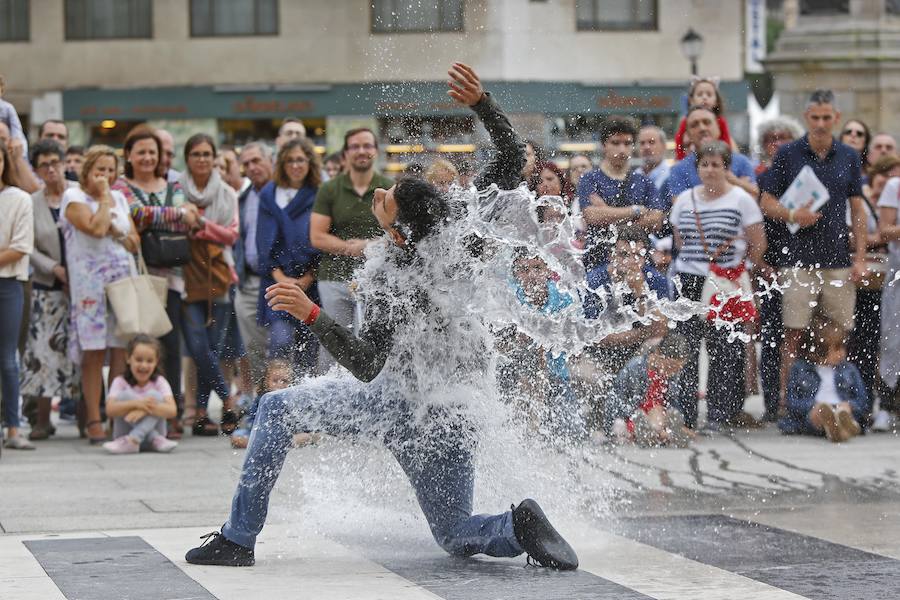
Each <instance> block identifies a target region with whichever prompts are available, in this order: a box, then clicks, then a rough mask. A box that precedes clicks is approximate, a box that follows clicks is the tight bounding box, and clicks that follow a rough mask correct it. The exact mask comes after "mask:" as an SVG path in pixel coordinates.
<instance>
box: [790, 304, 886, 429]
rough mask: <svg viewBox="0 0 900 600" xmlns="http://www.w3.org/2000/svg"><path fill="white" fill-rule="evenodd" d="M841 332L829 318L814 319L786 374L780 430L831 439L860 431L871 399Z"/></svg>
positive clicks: (868, 411) (866, 417)
mask: <svg viewBox="0 0 900 600" xmlns="http://www.w3.org/2000/svg"><path fill="white" fill-rule="evenodd" d="M844 338H845V333H844V331H843V330H842V329H841V328H840V327H838V326H837V325H835V324H834V323H833V322H831V321H829V320H827V319H823V318H817V319H815V320H814V321H813V324H812V327H810V332H809V335H808V339H807V341H806V344H805V346H804V353H805V356H803V357H800V358H798V359H797V360H796V361H794V364H793V365H792V367H791V372H790V376H789V378H788V383H787V390H786V393H785V403H786V404H787V415H786V416H785V417H784V418H783V419H781V420H780V421H779V422H778V427H779V428H780V429H781V431H782V432H783V433H787V434H806V435H824V436H825V437H826V438H828V439H829V440H830V441H832V442H835V443H837V442H846V441H847V440H849V439H850V438H853V437H856V436H857V435H859V434H860V433H862V424H863V423H865V422H866V420H867V419H868V416H869V413H870V412H871V411H872V402H871V400H870V399H869V395H868V393H867V392H866V386H865V383H863V379H862V375H860V373H859V369H857V367H856V365H854V364H853V363H851V362H850V361H848V360H847V349H846V348H845V346H844Z"/></svg>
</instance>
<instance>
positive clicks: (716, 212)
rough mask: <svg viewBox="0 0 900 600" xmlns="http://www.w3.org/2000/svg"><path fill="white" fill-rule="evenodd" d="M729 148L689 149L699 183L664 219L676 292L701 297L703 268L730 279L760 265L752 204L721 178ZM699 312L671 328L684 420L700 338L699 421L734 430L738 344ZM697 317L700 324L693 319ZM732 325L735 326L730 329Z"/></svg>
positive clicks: (739, 388) (690, 409)
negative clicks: (679, 343)
mask: <svg viewBox="0 0 900 600" xmlns="http://www.w3.org/2000/svg"><path fill="white" fill-rule="evenodd" d="M730 167H731V149H730V148H729V147H728V145H727V144H725V143H723V142H720V141H715V142H711V143H708V144H704V145H703V146H702V147H701V148H698V150H697V173H698V175H699V176H700V181H701V184H700V185H698V186H695V187H693V188H690V189H688V190H685V191H684V192H682V193H681V194H680V195H679V196H678V198H677V199H676V200H675V203H674V204H673V205H672V211H671V213H670V215H669V221H670V223H671V224H672V231H673V232H674V236H675V246H676V248H677V249H678V257H677V258H676V260H675V272H676V273H677V275H678V278H679V279H680V281H681V294H682V295H683V296H685V297H687V298H688V299H690V300H693V301H699V300H700V299H701V295H702V291H703V284H704V283H705V281H706V278H707V277H708V276H709V273H710V263H714V264H715V265H716V266H717V267H718V268H721V269H725V270H729V271H730V272H731V273H736V272H737V271H735V270H739V269H741V268H743V266H744V262H745V261H748V262H751V263H752V264H753V265H760V264H763V261H762V256H763V253H764V252H765V250H766V238H765V233H764V231H763V218H762V212H761V211H760V209H759V206H758V205H757V203H756V200H754V199H753V198H752V197H751V196H750V195H749V194H748V193H747V192H745V191H744V190H743V189H741V188H739V187H737V186H735V185H732V184H731V183H730V182H729V180H728V174H729V173H730V171H729V169H730ZM705 316H706V315H705V313H704V314H703V315H701V316H694V317H692V318H691V319H689V320H688V321H684V322H682V323H680V324H679V326H678V327H679V330H681V333H682V334H683V335H684V336H685V337H686V338H687V339H688V341H689V343H690V345H691V355H690V356H689V357H688V362H687V365H686V366H685V369H684V373H683V375H682V381H681V383H682V389H683V391H684V398H683V402H684V408H685V421H686V422H687V424H688V425H689V426H691V427H695V426H696V420H697V388H698V368H697V363H698V359H699V354H700V341H701V340H702V339H703V338H704V337H705V338H706V345H707V352H708V354H709V376H708V378H707V384H706V389H707V393H706V400H707V406H708V411H707V420H708V423H709V427H710V429H713V430H716V429H721V428H722V427H728V426H732V425H737V424H740V422H741V409H742V408H743V404H744V402H743V400H744V381H743V379H744V377H743V374H744V368H743V364H744V343H743V342H742V341H740V340H733V341H731V342H729V341H728V337H729V334H730V328H729V327H723V328H721V329H718V328H716V327H715V325H714V324H713V323H708V322H706V319H705ZM701 319H702V320H701ZM733 326H734V327H740V325H739V324H738V323H735V324H733Z"/></svg>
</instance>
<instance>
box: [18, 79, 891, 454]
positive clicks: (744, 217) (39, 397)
mask: <svg viewBox="0 0 900 600" xmlns="http://www.w3.org/2000/svg"><path fill="white" fill-rule="evenodd" d="M0 92H2V89H0ZM688 94H689V96H688V97H689V100H690V104H691V106H690V108H689V110H688V111H687V114H686V115H685V118H684V119H683V121H682V123H681V124H680V126H679V128H678V131H677V134H676V137H675V156H676V159H677V160H675V161H672V160H669V159H667V156H666V155H667V139H666V134H665V132H664V131H663V130H662V129H660V128H659V127H657V126H655V125H653V124H645V125H643V126H640V127H639V126H637V125H636V124H635V122H634V120H632V119H631V118H629V117H627V116H620V117H611V118H608V119H606V120H605V121H604V123H603V124H602V126H601V130H600V131H599V132H598V137H599V140H600V143H601V146H602V152H601V155H600V157H599V161H598V162H597V163H596V164H595V162H594V160H592V158H593V157H591V156H589V155H584V154H576V155H573V156H570V157H568V161H567V163H566V165H565V167H566V168H561V166H560V165H559V164H557V162H555V161H554V160H553V157H552V156H548V155H547V154H546V153H545V152H544V151H543V150H542V149H541V148H540V147H539V146H538V144H536V143H534V142H528V143H527V145H526V156H527V161H526V165H525V168H524V169H523V171H522V178H521V180H522V182H524V183H525V184H526V185H527V186H528V187H529V188H530V189H531V190H532V191H533V192H534V193H535V195H536V196H537V197H543V196H547V197H561V198H562V200H563V202H562V204H561V205H560V206H562V207H564V210H565V211H568V213H569V214H570V215H571V217H572V219H573V222H574V223H575V224H576V226H577V229H578V240H577V241H576V246H577V247H579V248H580V249H583V261H584V267H585V272H586V278H587V281H586V283H587V285H588V287H589V288H590V289H593V290H595V291H596V292H597V293H598V294H601V295H603V297H604V298H606V301H605V302H604V306H603V307H598V306H597V305H591V304H590V303H589V302H585V303H584V305H585V314H586V316H587V317H588V318H599V319H606V320H607V321H606V322H609V320H610V319H613V314H616V315H620V316H621V315H623V314H624V315H626V316H627V318H626V319H625V320H624V321H623V323H622V324H621V326H620V327H619V328H618V330H617V332H615V333H612V334H610V335H608V336H607V337H605V338H604V339H602V340H600V341H599V342H598V343H596V344H595V345H594V346H592V347H590V348H588V349H586V350H585V352H584V353H583V354H582V355H581V356H579V357H574V356H572V357H566V356H562V357H560V356H553V355H550V354H549V353H545V352H543V351H541V350H540V349H537V351H535V349H533V348H532V349H530V350H529V347H530V346H529V344H531V342H530V340H527V339H519V337H517V336H513V339H512V340H506V342H509V343H505V342H504V343H498V348H499V349H500V350H501V351H502V352H503V353H504V354H505V355H506V356H507V358H508V359H510V361H512V363H515V364H516V365H517V368H516V369H513V370H507V371H503V370H502V369H501V371H502V373H504V374H505V376H506V377H505V381H506V383H507V384H509V390H510V393H511V394H518V395H524V396H533V397H535V398H538V399H539V400H540V402H539V403H538V404H539V405H543V406H546V407H548V408H550V409H552V410H548V411H546V412H544V413H542V414H541V415H537V416H535V419H536V422H538V424H537V425H536V427H538V428H539V429H541V430H542V431H550V432H554V433H553V434H552V435H551V437H552V436H555V435H558V436H561V437H571V436H574V437H578V438H584V439H595V438H591V437H589V436H590V435H591V433H590V432H591V431H594V432H596V433H597V435H599V436H600V437H602V438H605V439H608V440H611V441H618V442H620V443H632V442H634V443H638V444H642V445H666V444H670V445H676V446H684V445H686V444H687V443H689V442H690V440H691V438H692V437H693V435H694V434H695V432H697V431H700V430H705V431H709V432H717V431H721V430H724V429H730V428H755V427H761V426H763V425H764V424H765V423H766V422H771V423H776V422H777V423H778V426H779V427H780V428H781V430H782V431H784V432H785V433H804V434H813V435H822V436H825V437H827V438H828V439H830V440H831V441H835V442H840V441H845V440H848V439H850V438H851V437H854V436H856V435H859V434H860V433H862V432H864V431H865V430H867V429H869V428H874V429H890V428H891V427H892V418H893V415H892V413H893V412H895V411H896V410H897V409H898V402H897V391H898V381H897V380H898V375H900V362H898V361H900V359H898V356H900V319H898V318H897V316H898V315H900V293H898V285H897V284H896V282H895V281H894V279H895V275H896V274H897V273H898V272H900V224H898V209H900V200H898V198H900V157H898V155H897V148H896V142H895V140H894V138H893V137H892V136H890V135H889V134H886V133H876V134H875V135H872V134H871V132H870V130H869V128H868V127H867V126H866V124H865V123H863V122H862V121H860V120H859V119H849V120H847V121H846V122H845V123H844V125H843V127H842V128H839V127H838V126H839V124H840V121H841V113H840V111H839V107H838V104H837V102H836V100H835V98H834V95H833V94H832V93H831V92H829V91H827V90H818V91H816V92H815V93H813V94H812V95H811V97H810V99H809V102H808V104H807V106H806V110H805V112H804V114H803V115H802V120H803V121H804V125H805V130H806V131H805V132H804V126H803V125H801V124H800V122H799V121H797V120H795V119H793V118H791V117H787V116H784V117H779V118H777V119H773V120H771V121H768V122H766V123H763V124H762V125H761V127H760V130H759V140H760V148H759V160H758V161H755V162H754V161H753V160H751V159H750V158H749V157H748V156H745V155H744V154H741V153H739V152H738V149H737V147H736V145H735V143H734V141H733V140H732V138H731V137H730V134H729V130H728V125H727V121H726V119H725V111H724V107H723V106H722V99H721V95H720V94H719V93H718V89H717V82H716V81H715V80H713V79H704V78H697V79H695V80H693V81H692V82H691V84H690V88H689V92H688ZM68 142H69V139H68V131H67V128H66V125H65V123H64V122H62V121H57V120H51V121H47V122H45V123H43V124H42V125H41V126H40V128H39V130H38V135H37V139H34V140H32V143H31V144H30V145H29V144H28V142H27V140H26V139H25V132H24V131H23V130H22V127H21V124H20V123H19V119H18V117H17V116H16V113H15V111H14V110H12V109H11V107H9V106H8V105H6V104H4V105H0V181H2V183H0V214H2V215H3V218H2V220H0V312H2V313H3V314H4V315H5V318H4V319H3V320H0V376H2V399H3V424H4V426H5V427H6V435H5V442H4V445H5V447H6V448H11V449H33V448H34V447H35V445H34V443H33V442H36V441H40V440H45V439H47V438H48V437H50V436H52V435H53V434H54V432H55V426H54V423H53V420H52V419H51V418H50V417H51V413H52V407H53V401H54V399H58V400H59V404H58V410H59V411H60V417H61V418H71V417H73V416H74V418H75V419H77V421H78V425H79V428H80V431H81V433H82V436H83V437H86V438H87V439H88V440H89V441H90V443H92V444H103V445H104V447H105V448H106V449H107V450H108V451H110V452H113V453H130V452H138V451H139V450H142V449H143V450H156V451H159V452H168V451H170V450H172V449H173V448H174V447H175V445H176V444H175V443H174V440H177V439H179V438H180V436H181V435H182V434H183V432H184V431H185V430H188V431H191V432H192V433H193V434H194V435H199V436H213V435H217V434H219V433H220V432H221V433H225V434H232V444H233V445H235V446H236V447H243V446H245V445H246V442H247V437H248V435H249V426H250V424H251V423H252V418H253V412H254V411H253V407H254V405H255V401H256V399H257V398H258V396H259V395H260V394H261V393H263V392H264V391H265V390H266V389H274V388H275V387H283V386H284V385H286V384H287V383H288V382H289V381H291V380H295V379H296V378H298V377H302V376H304V375H308V374H312V373H318V372H323V371H325V370H328V369H330V368H338V367H336V366H335V362H334V360H333V358H332V357H331V356H330V355H329V354H328V352H327V351H326V350H325V349H324V348H321V347H320V346H319V344H318V342H317V341H316V338H315V336H313V335H312V333H311V332H310V330H309V328H308V327H307V326H306V325H305V324H304V323H303V322H301V321H298V320H297V319H295V318H293V317H291V316H289V315H287V314H286V313H283V312H279V311H273V310H272V309H271V308H270V307H269V306H268V304H267V302H266V300H265V296H264V292H265V289H266V288H267V287H268V286H269V285H272V284H274V283H276V282H289V283H294V284H296V285H298V286H300V287H301V288H302V289H303V290H304V291H305V292H306V293H307V294H308V295H309V297H310V298H312V299H313V301H314V302H316V303H318V304H320V305H321V306H322V309H323V310H324V311H325V312H327V314H328V315H330V316H331V317H332V318H333V319H334V320H335V321H336V322H337V323H340V324H342V325H345V326H348V327H351V328H353V329H354V330H355V331H358V330H359V327H360V325H361V319H362V315H363V310H362V306H361V305H360V301H359V300H358V299H357V297H356V295H355V294H354V286H353V273H354V270H355V269H356V268H357V267H358V266H360V265H361V264H362V263H363V262H364V260H365V249H366V246H367V245H368V244H369V243H371V242H372V241H373V240H374V239H376V238H378V237H380V236H381V235H382V230H381V228H380V227H379V224H378V222H377V221H376V219H375V217H374V216H373V215H372V212H371V206H372V200H373V196H374V193H375V190H376V189H378V188H388V187H390V186H391V185H392V184H393V180H392V179H391V178H389V177H387V176H386V175H383V174H381V173H379V171H378V170H377V159H378V150H379V149H378V136H377V134H376V133H375V132H374V131H372V130H370V129H367V128H359V129H352V130H350V131H348V132H347V133H346V135H345V137H344V144H343V148H342V149H341V151H340V152H338V153H335V154H332V155H329V156H327V157H325V158H324V160H322V158H321V157H320V155H319V154H318V153H317V152H316V149H315V147H314V146H313V144H312V143H311V142H310V140H309V139H307V137H306V131H305V128H304V126H303V123H302V122H301V121H299V120H297V119H290V118H289V119H285V120H284V122H283V124H282V126H281V128H280V129H279V132H278V137H277V138H276V139H275V140H274V152H273V148H272V147H271V146H270V145H269V144H267V143H266V142H264V141H253V142H250V143H247V144H244V145H243V146H242V147H241V148H223V147H217V144H216V141H215V140H214V139H213V138H212V137H210V136H209V135H207V134H205V133H196V134H195V135H193V136H191V137H190V138H189V139H188V140H187V142H186V143H185V144H184V145H183V147H181V148H177V147H176V144H175V141H174V139H173V137H172V135H171V134H170V133H168V132H166V131H164V130H161V129H154V128H152V127H149V126H148V125H139V126H137V127H135V128H134V129H133V130H131V131H130V132H129V133H128V135H127V137H126V138H125V141H124V145H123V148H122V149H121V151H120V152H119V151H116V150H114V149H113V148H110V147H107V146H92V147H90V148H87V149H85V148H82V147H78V146H70V145H69V143H68ZM176 152H180V153H181V155H182V156H183V158H184V163H185V165H186V168H185V170H184V172H181V173H179V172H178V171H176V170H175V169H173V168H172V163H173V159H174V158H175V156H176V154H175V153H176ZM635 166H637V168H635ZM471 171H472V168H471V165H469V164H467V163H454V162H451V161H450V160H446V159H444V158H437V159H435V160H433V161H431V162H430V163H428V164H424V165H418V166H417V168H415V169H410V173H408V174H407V176H413V177H421V178H423V179H425V180H426V181H428V182H429V183H431V184H433V185H434V186H436V187H437V188H438V189H440V190H441V191H447V190H449V188H450V187H451V186H452V185H454V184H456V185H462V186H467V185H468V184H469V183H470V182H471V177H472V172H471ZM802 172H803V173H805V172H811V173H812V174H813V176H814V177H815V178H816V179H817V180H818V182H819V183H820V185H821V186H822V187H823V188H824V189H825V190H827V195H828V200H827V202H825V203H824V204H822V205H821V206H812V207H811V206H808V205H807V204H800V205H788V204H786V203H785V202H784V199H785V198H786V197H787V196H789V195H790V192H789V190H790V188H791V187H792V185H793V184H794V183H795V180H797V178H798V175H800V174H801V173H802ZM552 210H555V209H551V208H549V207H548V208H547V210H545V211H544V212H542V213H541V214H540V218H541V219H543V220H546V221H548V222H552V220H553V219H552V218H551V217H552ZM557 216H560V215H559V214H557ZM178 244H184V245H186V247H189V248H190V256H189V257H186V258H185V260H182V261H180V262H178V261H176V262H173V263H171V264H169V263H166V262H165V261H161V260H156V262H153V263H152V264H151V262H152V261H149V260H148V264H149V265H150V266H149V272H150V273H152V274H154V275H158V276H160V277H163V278H165V281H166V284H167V291H166V312H167V316H168V318H169V320H170V322H171V324H172V329H171V331H169V332H168V333H167V334H165V335H164V336H162V337H160V338H159V339H154V338H149V337H147V336H138V337H136V338H133V339H132V340H123V339H121V338H120V337H119V336H118V335H117V333H116V319H115V314H114V312H113V311H112V310H111V309H110V308H109V304H108V303H107V299H106V296H105V293H104V287H105V286H106V285H108V284H110V283H112V282H115V281H118V280H121V279H123V278H127V277H131V276H133V275H134V274H135V273H136V272H137V271H136V269H137V268H138V265H139V263H140V261H137V262H136V260H135V258H136V256H138V255H141V256H142V259H141V260H143V258H149V256H146V255H148V247H149V246H152V247H154V248H156V251H155V252H157V253H158V252H160V248H162V249H163V250H165V249H166V248H169V249H171V248H175V247H176V245H178ZM148 245H149V246H148ZM142 248H143V249H144V251H143V253H139V250H140V249H142ZM164 253H165V252H163V254H164ZM154 256H155V255H154ZM157 258H158V257H157ZM510 276H511V279H512V280H513V281H515V282H516V283H515V286H514V287H515V290H514V293H516V294H517V295H518V296H519V299H520V300H521V302H522V303H523V304H525V305H528V306H530V307H532V308H533V309H535V310H540V311H543V312H545V313H548V314H549V313H552V312H555V311H558V310H562V309H563V308H565V307H566V306H568V305H569V304H571V303H572V302H575V301H577V299H575V298H573V297H572V296H570V295H568V294H564V293H562V292H560V291H559V290H558V289H557V288H556V287H555V285H554V274H553V273H552V271H550V270H549V268H548V267H547V265H546V264H544V263H543V262H542V261H541V260H540V259H539V258H537V257H532V256H528V255H527V253H525V254H518V255H517V257H516V259H515V262H514V264H513V265H511V267H510ZM729 290H731V293H730V294H729V293H726V292H728V291H729ZM679 299H681V300H684V299H687V300H689V301H691V302H692V303H694V304H693V306H695V307H696V306H699V307H700V308H699V309H695V310H694V311H693V313H692V314H691V315H688V316H689V317H690V318H673V317H671V316H670V317H667V316H666V315H667V314H670V311H668V310H667V309H666V307H667V306H670V305H671V303H673V302H676V301H678V300H679ZM704 340H705V349H706V356H707V357H708V369H707V377H706V385H705V390H702V389H701V385H700V371H701V369H700V365H701V344H702V343H703V342H704ZM757 349H758V350H759V352H757ZM517 357H518V358H517ZM523 357H530V358H529V359H528V360H525V358H523ZM104 367H108V371H107V372H108V377H107V380H106V382H105V383H104V381H103V371H104ZM540 371H547V372H548V373H549V375H550V377H548V378H543V379H546V380H547V381H549V382H550V384H549V388H548V387H547V386H541V385H536V382H539V381H541V380H542V378H538V377H535V374H536V373H538V372H540ZM757 381H758V382H759V383H758V384H757ZM757 385H758V387H759V388H761V392H762V395H763V397H764V405H765V413H764V414H763V415H762V416H761V418H756V417H754V416H751V415H750V414H749V413H748V412H747V411H746V410H745V409H744V402H745V399H746V398H747V396H748V394H749V392H751V391H752V390H754V389H756V388H757ZM213 393H215V395H216V396H218V398H219V399H221V401H222V403H223V410H222V417H221V419H220V420H219V422H214V421H213V420H212V419H211V417H210V414H209V412H208V410H207V409H208V404H209V399H210V397H211V395H212V394H213ZM704 399H705V404H706V411H705V413H704V412H703V411H701V410H700V407H701V406H702V404H701V401H702V400H704ZM560 407H562V409H561V408H560ZM576 413H578V414H583V415H584V416H583V419H582V420H581V421H578V422H577V423H575V421H572V419H571V418H570V417H572V415H574V414H576ZM23 414H24V416H25V418H27V420H28V422H29V424H30V429H29V431H28V433H27V436H26V435H25V434H24V433H23V432H22V431H21V423H20V419H21V416H22V415H23ZM548 415H549V416H548ZM560 415H565V416H560ZM110 419H111V420H113V421H114V423H115V426H114V427H113V428H112V429H113V431H114V433H113V436H114V439H113V440H112V441H110V440H109V431H108V429H109V428H108V427H107V423H108V422H109V420H110ZM236 430H237V431H236Z"/></svg>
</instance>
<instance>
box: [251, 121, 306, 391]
mask: <svg viewBox="0 0 900 600" xmlns="http://www.w3.org/2000/svg"><path fill="white" fill-rule="evenodd" d="M321 172H322V170H321V167H320V164H319V157H318V155H317V154H316V152H315V148H314V147H313V145H312V142H310V141H309V140H308V139H306V138H300V139H294V140H291V141H289V142H287V143H286V144H284V145H283V146H282V147H281V150H279V151H278V158H277V160H276V164H275V181H273V182H270V183H268V184H267V185H266V186H265V187H264V188H263V189H262V191H261V192H260V203H259V220H258V221H257V225H256V245H257V248H258V250H259V262H260V272H261V273H263V275H262V283H261V285H260V286H259V289H260V294H259V306H258V309H257V312H256V315H257V317H256V318H257V321H258V322H259V324H260V325H262V326H264V327H267V328H268V329H269V357H270V358H281V359H286V360H288V361H290V362H291V363H292V364H294V365H295V370H296V374H297V375H305V374H309V373H311V372H312V371H313V370H314V369H315V366H316V357H317V356H318V351H319V344H318V342H317V341H316V338H315V336H314V335H313V334H312V332H310V330H309V328H308V327H307V326H306V325H304V324H303V323H302V322H301V321H298V320H297V319H296V318H294V317H292V316H291V315H289V314H288V313H286V312H284V311H274V310H272V309H271V308H269V304H268V302H266V298H265V290H266V289H267V288H268V287H269V286H270V285H272V284H274V283H276V282H279V283H280V282H293V283H296V284H297V285H299V286H300V287H301V288H302V289H303V291H305V292H306V294H307V295H308V296H310V297H311V298H313V297H315V298H318V296H319V294H318V290H317V289H316V268H317V266H318V263H319V251H318V250H316V249H315V248H313V246H312V244H311V243H310V241H309V221H310V216H311V215H312V207H313V203H314V202H315V199H316V192H317V191H318V189H319V185H320V184H321V183H322V176H321ZM314 301H315V300H314Z"/></svg>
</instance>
